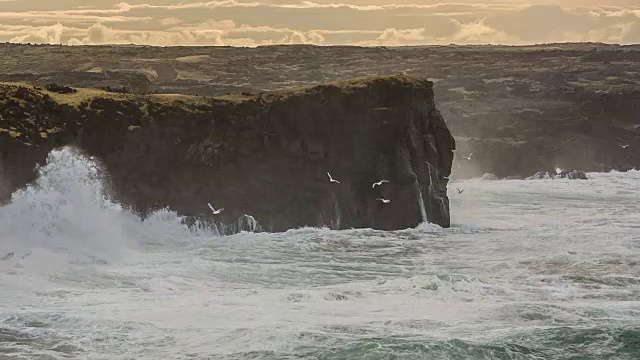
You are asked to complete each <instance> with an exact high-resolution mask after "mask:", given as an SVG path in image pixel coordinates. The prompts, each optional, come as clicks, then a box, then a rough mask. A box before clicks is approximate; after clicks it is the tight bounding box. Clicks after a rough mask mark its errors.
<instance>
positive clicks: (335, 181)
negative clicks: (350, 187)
mask: <svg viewBox="0 0 640 360" xmlns="http://www.w3.org/2000/svg"><path fill="white" fill-rule="evenodd" d="M327 176H329V182H332V183H338V184H340V181H338V180H336V179H334V178H332V177H331V174H329V172H328V171H327Z"/></svg>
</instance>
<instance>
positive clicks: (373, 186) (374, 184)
mask: <svg viewBox="0 0 640 360" xmlns="http://www.w3.org/2000/svg"><path fill="white" fill-rule="evenodd" d="M388 182H389V181H387V180H380V181H378V182H377V183H373V185H371V188H372V189H375V187H376V186H380V185H382V184H383V183H388Z"/></svg>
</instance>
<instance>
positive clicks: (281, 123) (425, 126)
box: [0, 76, 455, 231]
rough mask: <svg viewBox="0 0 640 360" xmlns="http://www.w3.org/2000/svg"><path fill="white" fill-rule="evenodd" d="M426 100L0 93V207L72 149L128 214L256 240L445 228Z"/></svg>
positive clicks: (417, 92) (382, 82)
mask: <svg viewBox="0 0 640 360" xmlns="http://www.w3.org/2000/svg"><path fill="white" fill-rule="evenodd" d="M432 87H433V83H432V82H430V81H427V80H426V79H423V78H416V77H409V76H391V77H378V78H365V79H357V80H352V81H348V82H341V83H330V84H323V85H318V86H315V87H308V88H300V89H292V90H287V91H276V92H268V93H260V94H242V95H227V96H223V97H218V98H205V97H197V96H185V95H147V96H138V95H129V94H114V93H106V92H102V91H98V90H92V89H79V90H78V91H77V92H74V93H68V94H60V93H55V92H50V91H48V90H45V89H43V88H39V87H37V86H36V87H34V86H31V85H26V84H2V85H1V86H0V152H1V156H0V170H1V171H2V173H1V174H0V178H3V180H4V185H3V186H0V200H5V201H6V200H7V199H8V198H9V196H10V194H11V192H12V191H14V190H15V189H17V188H19V187H21V186H24V185H25V184H27V183H28V182H29V181H31V180H33V176H34V172H33V169H34V166H35V164H36V163H42V162H43V161H44V159H45V157H46V155H47V153H48V152H49V151H50V150H51V149H53V148H55V147H58V146H63V145H74V146H76V147H78V148H80V149H81V150H82V151H84V152H85V153H86V154H87V155H90V156H95V157H96V158H97V159H98V160H99V161H100V162H101V163H102V164H104V166H105V168H106V170H107V172H108V181H109V185H110V188H111V189H112V190H113V194H112V195H113V196H114V197H115V198H116V199H117V200H118V201H120V202H122V203H124V204H126V205H129V206H131V207H132V208H133V209H134V210H135V211H137V212H139V213H141V214H145V213H147V212H149V211H151V210H153V209H156V208H159V207H164V206H168V207H170V208H171V209H173V210H175V211H177V212H178V213H180V214H182V215H185V216H192V217H197V218H200V217H201V218H208V219H214V221H216V222H220V223H227V224H231V223H235V222H236V221H237V219H238V218H241V217H242V216H243V214H250V215H252V216H253V217H255V219H257V220H258V221H259V222H260V224H261V225H262V227H263V228H264V229H265V230H268V231H282V230H286V229H289V228H293V227H300V226H323V225H324V226H330V227H332V228H336V229H344V228H352V227H354V228H359V227H371V228H376V229H384V230H390V229H401V228H407V227H412V226H416V225H418V224H419V223H420V222H422V221H424V220H428V221H430V222H433V223H437V224H440V225H442V226H445V227H447V226H449V200H448V197H447V188H446V186H447V182H448V176H449V174H450V172H451V165H452V161H453V150H454V149H455V142H454V140H453V137H452V136H451V134H450V132H449V130H448V129H447V126H446V124H445V122H444V119H443V117H442V116H441V115H440V113H439V111H438V110H437V109H436V107H435V104H434V94H433V89H432ZM327 173H330V174H331V175H332V176H333V178H335V179H337V180H338V181H340V183H336V182H330V181H329V178H328V175H327ZM382 179H386V180H388V181H389V182H388V183H382V184H381V185H380V186H376V187H373V185H372V184H373V183H374V182H377V181H379V180H382ZM380 199H386V200H390V202H388V203H385V202H383V201H381V200H380ZM207 202H210V203H211V204H212V205H214V206H215V207H216V208H224V209H225V210H224V211H223V212H222V213H221V214H219V215H213V214H212V213H211V211H210V210H209V209H208V207H207Z"/></svg>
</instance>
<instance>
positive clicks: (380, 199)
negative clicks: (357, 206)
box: [376, 198, 391, 204]
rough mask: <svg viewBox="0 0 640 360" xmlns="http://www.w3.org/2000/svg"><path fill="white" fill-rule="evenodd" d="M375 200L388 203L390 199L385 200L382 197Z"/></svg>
mask: <svg viewBox="0 0 640 360" xmlns="http://www.w3.org/2000/svg"><path fill="white" fill-rule="evenodd" d="M376 200H378V201H382V203H383V204H388V203H390V202H391V200H387V199H382V198H377V199H376Z"/></svg>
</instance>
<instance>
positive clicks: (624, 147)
mask: <svg viewBox="0 0 640 360" xmlns="http://www.w3.org/2000/svg"><path fill="white" fill-rule="evenodd" d="M620 147H621V148H623V149H626V148H628V147H629V144H627V145H620Z"/></svg>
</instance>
